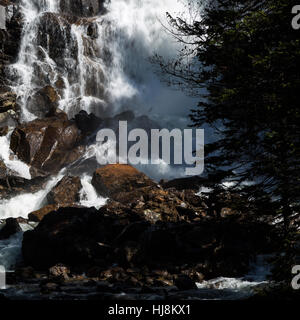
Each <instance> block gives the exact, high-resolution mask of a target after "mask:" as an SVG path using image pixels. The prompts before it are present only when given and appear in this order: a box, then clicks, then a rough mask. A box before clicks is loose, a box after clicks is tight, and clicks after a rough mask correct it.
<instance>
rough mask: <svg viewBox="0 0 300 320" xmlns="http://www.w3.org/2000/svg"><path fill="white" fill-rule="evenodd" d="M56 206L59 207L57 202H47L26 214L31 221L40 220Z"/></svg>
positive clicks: (55, 208)
mask: <svg viewBox="0 0 300 320" xmlns="http://www.w3.org/2000/svg"><path fill="white" fill-rule="evenodd" d="M58 208H59V205H57V204H49V205H47V206H45V207H43V208H41V209H39V210H36V211H34V212H31V213H30V214H29V215H28V219H29V221H33V222H40V221H42V219H43V218H44V217H45V216H46V215H47V214H48V213H50V212H53V211H55V210H57V209H58Z"/></svg>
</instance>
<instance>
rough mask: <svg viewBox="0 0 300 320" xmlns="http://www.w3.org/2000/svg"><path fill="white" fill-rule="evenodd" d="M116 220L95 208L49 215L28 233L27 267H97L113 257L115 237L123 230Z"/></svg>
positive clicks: (63, 209) (62, 210) (25, 251)
mask: <svg viewBox="0 0 300 320" xmlns="http://www.w3.org/2000/svg"><path fill="white" fill-rule="evenodd" d="M117 222H118V221H117V220H116V221H115V223H114V219H113V218H112V217H105V216H104V215H102V214H99V212H98V211H97V210H96V209H95V208H89V209H88V208H60V209H58V210H57V211H53V212H50V213H49V214H47V215H46V216H45V217H44V218H43V219H42V221H41V222H40V223H39V225H38V226H37V227H36V228H35V229H34V230H32V231H27V232H25V233H24V237H23V245H22V252H23V258H24V261H25V264H27V265H30V266H33V267H34V268H36V269H39V268H41V269H42V268H49V267H51V266H53V265H55V264H57V263H64V264H67V265H69V266H71V267H72V266H73V267H79V266H80V265H86V264H87V265H94V264H95V263H97V260H98V259H106V258H107V255H108V254H109V255H111V254H112V250H113V249H112V247H110V246H109V245H105V244H107V243H111V242H112V240H113V238H114V237H116V235H117V234H118V233H119V232H120V231H121V230H122V225H119V226H118V225H117V224H118V223H117Z"/></svg>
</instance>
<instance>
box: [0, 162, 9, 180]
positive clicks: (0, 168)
mask: <svg viewBox="0 0 300 320" xmlns="http://www.w3.org/2000/svg"><path fill="white" fill-rule="evenodd" d="M7 171H8V169H7V167H6V165H5V163H4V162H3V161H2V160H0V180H5V179H6V177H7Z"/></svg>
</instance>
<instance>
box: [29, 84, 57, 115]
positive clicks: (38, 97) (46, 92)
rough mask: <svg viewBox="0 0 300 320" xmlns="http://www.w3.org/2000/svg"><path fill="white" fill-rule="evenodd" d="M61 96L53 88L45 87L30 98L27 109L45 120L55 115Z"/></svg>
mask: <svg viewBox="0 0 300 320" xmlns="http://www.w3.org/2000/svg"><path fill="white" fill-rule="evenodd" d="M58 101H59V95H58V94H57V92H56V90H55V89H54V88H53V87H51V86H45V87H44V88H42V89H40V90H39V91H37V92H36V93H35V94H34V95H33V96H32V97H30V98H29V101H28V103H27V109H28V110H29V111H30V112H31V113H32V114H34V115H35V116H37V117H38V118H44V117H45V116H46V115H49V114H53V113H54V112H55V110H56V108H57V107H58Z"/></svg>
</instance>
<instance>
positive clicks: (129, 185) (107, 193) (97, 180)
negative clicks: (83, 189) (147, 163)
mask: <svg viewBox="0 0 300 320" xmlns="http://www.w3.org/2000/svg"><path fill="white" fill-rule="evenodd" d="M92 184H93V186H94V187H95V189H96V191H97V192H98V193H99V194H100V195H101V196H104V197H110V198H111V199H114V198H116V197H118V194H119V193H121V192H132V191H134V190H136V189H139V188H143V187H149V186H150V187H151V186H155V185H156V184H155V183H154V182H153V181H152V180H151V179H150V178H148V177H147V176H146V175H145V174H143V173H142V172H140V171H138V170H137V169H135V168H134V167H132V166H130V165H124V164H111V165H107V166H105V167H102V168H100V169H97V170H96V172H95V173H94V175H93V179H92Z"/></svg>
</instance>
